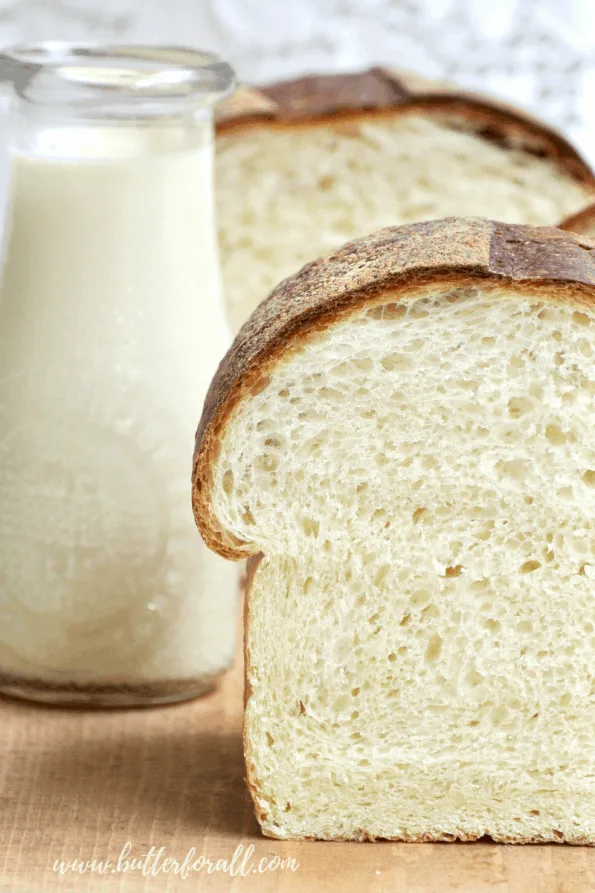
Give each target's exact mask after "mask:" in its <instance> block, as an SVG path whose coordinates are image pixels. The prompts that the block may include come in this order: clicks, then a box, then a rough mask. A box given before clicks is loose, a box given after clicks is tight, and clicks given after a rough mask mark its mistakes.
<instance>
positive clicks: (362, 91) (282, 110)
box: [217, 68, 595, 194]
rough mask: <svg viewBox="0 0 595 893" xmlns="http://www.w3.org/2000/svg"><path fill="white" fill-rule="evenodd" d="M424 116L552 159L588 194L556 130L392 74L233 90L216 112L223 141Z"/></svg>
mask: <svg viewBox="0 0 595 893" xmlns="http://www.w3.org/2000/svg"><path fill="white" fill-rule="evenodd" d="M420 110H423V111H424V113H426V114H428V115H437V116H440V117H442V118H444V117H447V118H448V119H449V120H452V121H453V122H455V123H456V122H459V123H460V124H461V126H464V127H465V128H468V129H472V130H474V131H476V132H477V133H478V135H480V136H483V137H484V138H486V139H489V140H492V141H496V142H499V143H504V144H506V145H514V146H520V147H522V148H523V149H524V150H525V151H528V152H532V153H535V154H537V155H541V156H544V157H548V158H550V159H552V160H553V161H554V162H556V163H558V164H560V166H561V168H562V169H564V170H565V171H567V172H568V173H569V174H570V175H571V176H573V177H574V178H575V179H577V180H578V181H579V182H581V183H582V184H583V186H584V187H585V189H586V190H587V191H588V192H593V193H594V194H595V174H594V173H593V171H592V170H591V167H590V165H589V164H588V163H587V162H586V161H585V159H584V158H582V156H581V155H580V154H579V153H578V152H577V150H576V149H575V148H574V147H573V146H572V145H571V144H570V143H569V142H568V140H566V139H565V138H564V137H563V136H562V135H561V134H560V133H558V131H556V130H555V129H553V128H551V127H549V126H548V125H547V124H545V123H544V122H543V121H540V120H538V119H537V118H534V117H532V116H531V115H529V114H528V113H525V112H523V111H520V110H519V109H517V108H514V107H513V106H511V105H509V104H508V103H505V102H500V101H499V100H496V99H492V98H489V97H486V96H481V95H479V94H474V93H467V92H463V91H461V90H458V89H457V88H456V87H454V86H453V85H451V84H446V83H442V82H438V81H431V80H429V79H427V78H423V77H421V76H419V75H415V74H412V73H410V72H406V71H401V70H399V69H395V68H371V69H369V70H368V71H362V72H358V73H355V74H339V75H314V76H309V77H303V78H297V79H295V80H291V81H284V82H282V83H278V84H271V85H267V86H262V87H258V88H247V87H240V88H239V89H238V90H237V91H236V93H235V94H234V96H233V97H231V98H230V99H229V100H226V101H225V102H223V103H221V104H220V105H219V106H218V107H217V132H218V134H221V135H225V134H227V133H230V132H231V131H232V130H234V129H239V130H240V131H241V130H244V129H246V128H250V127H254V126H257V127H258V126H262V125H263V124H264V125H266V126H270V127H295V126H298V127H304V126H308V125H317V124H320V123H321V122H328V121H329V120H331V119H332V120H333V121H336V122H337V123H338V122H340V121H341V120H342V119H349V118H354V117H358V118H361V117H362V116H363V115H365V116H366V117H370V116H378V115H387V114H390V115H394V114H406V113H408V112H413V111H420Z"/></svg>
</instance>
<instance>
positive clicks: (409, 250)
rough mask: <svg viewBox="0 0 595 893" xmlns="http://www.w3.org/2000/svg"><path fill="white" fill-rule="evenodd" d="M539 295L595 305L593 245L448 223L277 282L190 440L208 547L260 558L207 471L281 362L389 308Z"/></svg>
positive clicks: (424, 226) (375, 242) (353, 249)
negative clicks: (241, 411)
mask: <svg viewBox="0 0 595 893" xmlns="http://www.w3.org/2000/svg"><path fill="white" fill-rule="evenodd" d="M478 283H481V285H482V288H484V289H490V288H492V289H493V288H505V289H506V290H507V291H509V292H511V291H522V292H523V293H525V294H526V293H527V292H531V291H534V292H535V293H536V294H539V297H543V296H544V292H545V293H547V295H548V296H550V297H552V298H553V299H554V300H557V301H560V302H565V301H575V302H577V303H579V304H580V303H583V304H584V303H592V302H593V301H594V300H595V242H594V241H592V240H591V239H588V238H586V237H584V236H580V235H577V234H575V233H572V232H565V231H562V230H560V229H556V228H554V227H531V226H522V225H513V224H503V223H496V222H494V221H490V220H486V219H483V218H457V217H450V218H445V219H443V220H433V221H423V222H421V223H414V224H408V225H406V226H399V227H387V228H386V229H382V230H380V231H379V232H377V233H374V234H373V235H371V236H367V237H365V238H363V239H358V240H356V241H353V242H348V243H347V244H346V245H344V246H343V247H341V248H339V249H338V250H337V251H335V252H333V253H331V254H329V255H327V256H326V257H323V258H320V259H318V260H315V261H312V262H311V263H309V264H306V265H305V266H304V267H302V269H301V270H300V271H299V272H298V273H296V274H295V275H293V276H290V277H289V278H288V279H285V280H284V281H283V282H281V283H280V284H279V285H278V286H277V287H276V288H275V289H274V290H273V292H272V293H271V294H270V295H269V297H268V298H267V299H266V300H264V301H263V302H262V303H261V304H260V306H259V307H258V308H257V309H256V310H255V311H254V313H253V314H252V316H251V317H250V318H249V319H248V320H247V322H246V323H245V324H244V326H243V327H242V328H241V329H240V331H239V332H238V334H237V336H236V338H235V340H234V342H233V344H232V346H231V348H230V349H229V351H228V352H227V354H226V356H225V357H224V358H223V360H222V362H221V363H220V365H219V368H218V370H217V373H216V374H215V377H214V378H213V381H212V383H211V386H210V388H209V391H208V393H207V397H206V400H205V404H204V409H203V413H202V417H201V420H200V423H199V426H198V431H197V434H196V444H195V452H194V463H193V475H192V505H193V510H194V515H195V518H196V523H197V525H198V528H199V530H200V532H201V534H202V537H203V539H204V541H205V543H206V544H207V545H208V546H209V548H211V549H213V551H215V552H218V553H219V554H220V555H222V556H223V557H225V558H229V559H232V560H238V559H240V558H244V557H247V556H249V555H252V554H255V553H256V552H258V550H259V549H258V546H257V545H256V544H254V543H246V542H241V541H239V540H237V539H236V538H235V537H234V536H233V535H232V534H231V533H230V532H229V531H226V530H224V529H223V528H222V527H221V525H220V524H219V521H218V519H217V518H216V516H215V514H214V512H213V508H212V504H211V499H210V492H211V488H212V483H213V468H214V465H215V462H216V460H217V457H218V454H219V450H220V445H221V440H222V436H223V432H224V429H225V426H226V424H227V423H228V421H229V420H230V418H231V416H232V414H233V412H234V410H235V408H236V407H237V406H238V404H239V403H240V402H241V401H242V400H243V399H244V397H247V396H249V395H250V394H251V393H257V392H258V390H261V389H262V388H263V387H264V386H266V384H267V376H268V375H269V374H270V371H271V370H272V369H273V367H274V366H275V364H276V363H277V362H279V360H280V358H281V357H282V356H285V355H286V354H287V353H288V352H293V351H295V350H297V349H299V347H300V346H301V345H302V344H304V342H305V341H307V340H308V339H309V338H311V337H313V336H314V335H315V334H316V333H318V332H320V331H323V330H324V329H326V328H327V327H328V326H330V325H331V324H332V323H333V322H334V321H336V320H337V319H339V318H342V317H348V316H350V315H352V314H355V313H357V312H359V311H360V310H361V309H362V308H364V307H366V306H370V307H372V306H374V305H375V304H379V303H383V302H385V301H386V300H387V296H388V295H389V294H390V299H391V300H395V299H398V300H407V301H410V300H415V299H417V298H418V297H420V296H422V295H423V293H424V292H428V291H429V290H432V289H435V288H436V287H440V288H450V287H452V288H463V287H466V286H472V285H477V284H478Z"/></svg>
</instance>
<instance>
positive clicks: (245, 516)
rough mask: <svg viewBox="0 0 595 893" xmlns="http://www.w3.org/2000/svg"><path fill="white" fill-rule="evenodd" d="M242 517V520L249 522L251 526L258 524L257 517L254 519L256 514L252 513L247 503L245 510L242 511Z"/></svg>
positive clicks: (245, 522)
mask: <svg viewBox="0 0 595 893" xmlns="http://www.w3.org/2000/svg"><path fill="white" fill-rule="evenodd" d="M240 518H241V519H242V521H243V522H244V524H247V525H248V526H249V527H251V526H253V525H254V524H256V521H255V519H254V515H253V514H252V512H251V511H250V509H249V508H248V506H247V505H245V506H244V507H243V511H242V512H240Z"/></svg>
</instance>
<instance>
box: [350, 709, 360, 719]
mask: <svg viewBox="0 0 595 893" xmlns="http://www.w3.org/2000/svg"><path fill="white" fill-rule="evenodd" d="M351 718H352V719H359V710H354V711H353V713H352V714H351Z"/></svg>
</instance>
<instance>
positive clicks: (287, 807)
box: [285, 800, 291, 812]
mask: <svg viewBox="0 0 595 893" xmlns="http://www.w3.org/2000/svg"><path fill="white" fill-rule="evenodd" d="M290 809H291V803H290V802H289V800H288V801H287V803H286V804H285V812H289V810H290Z"/></svg>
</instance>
